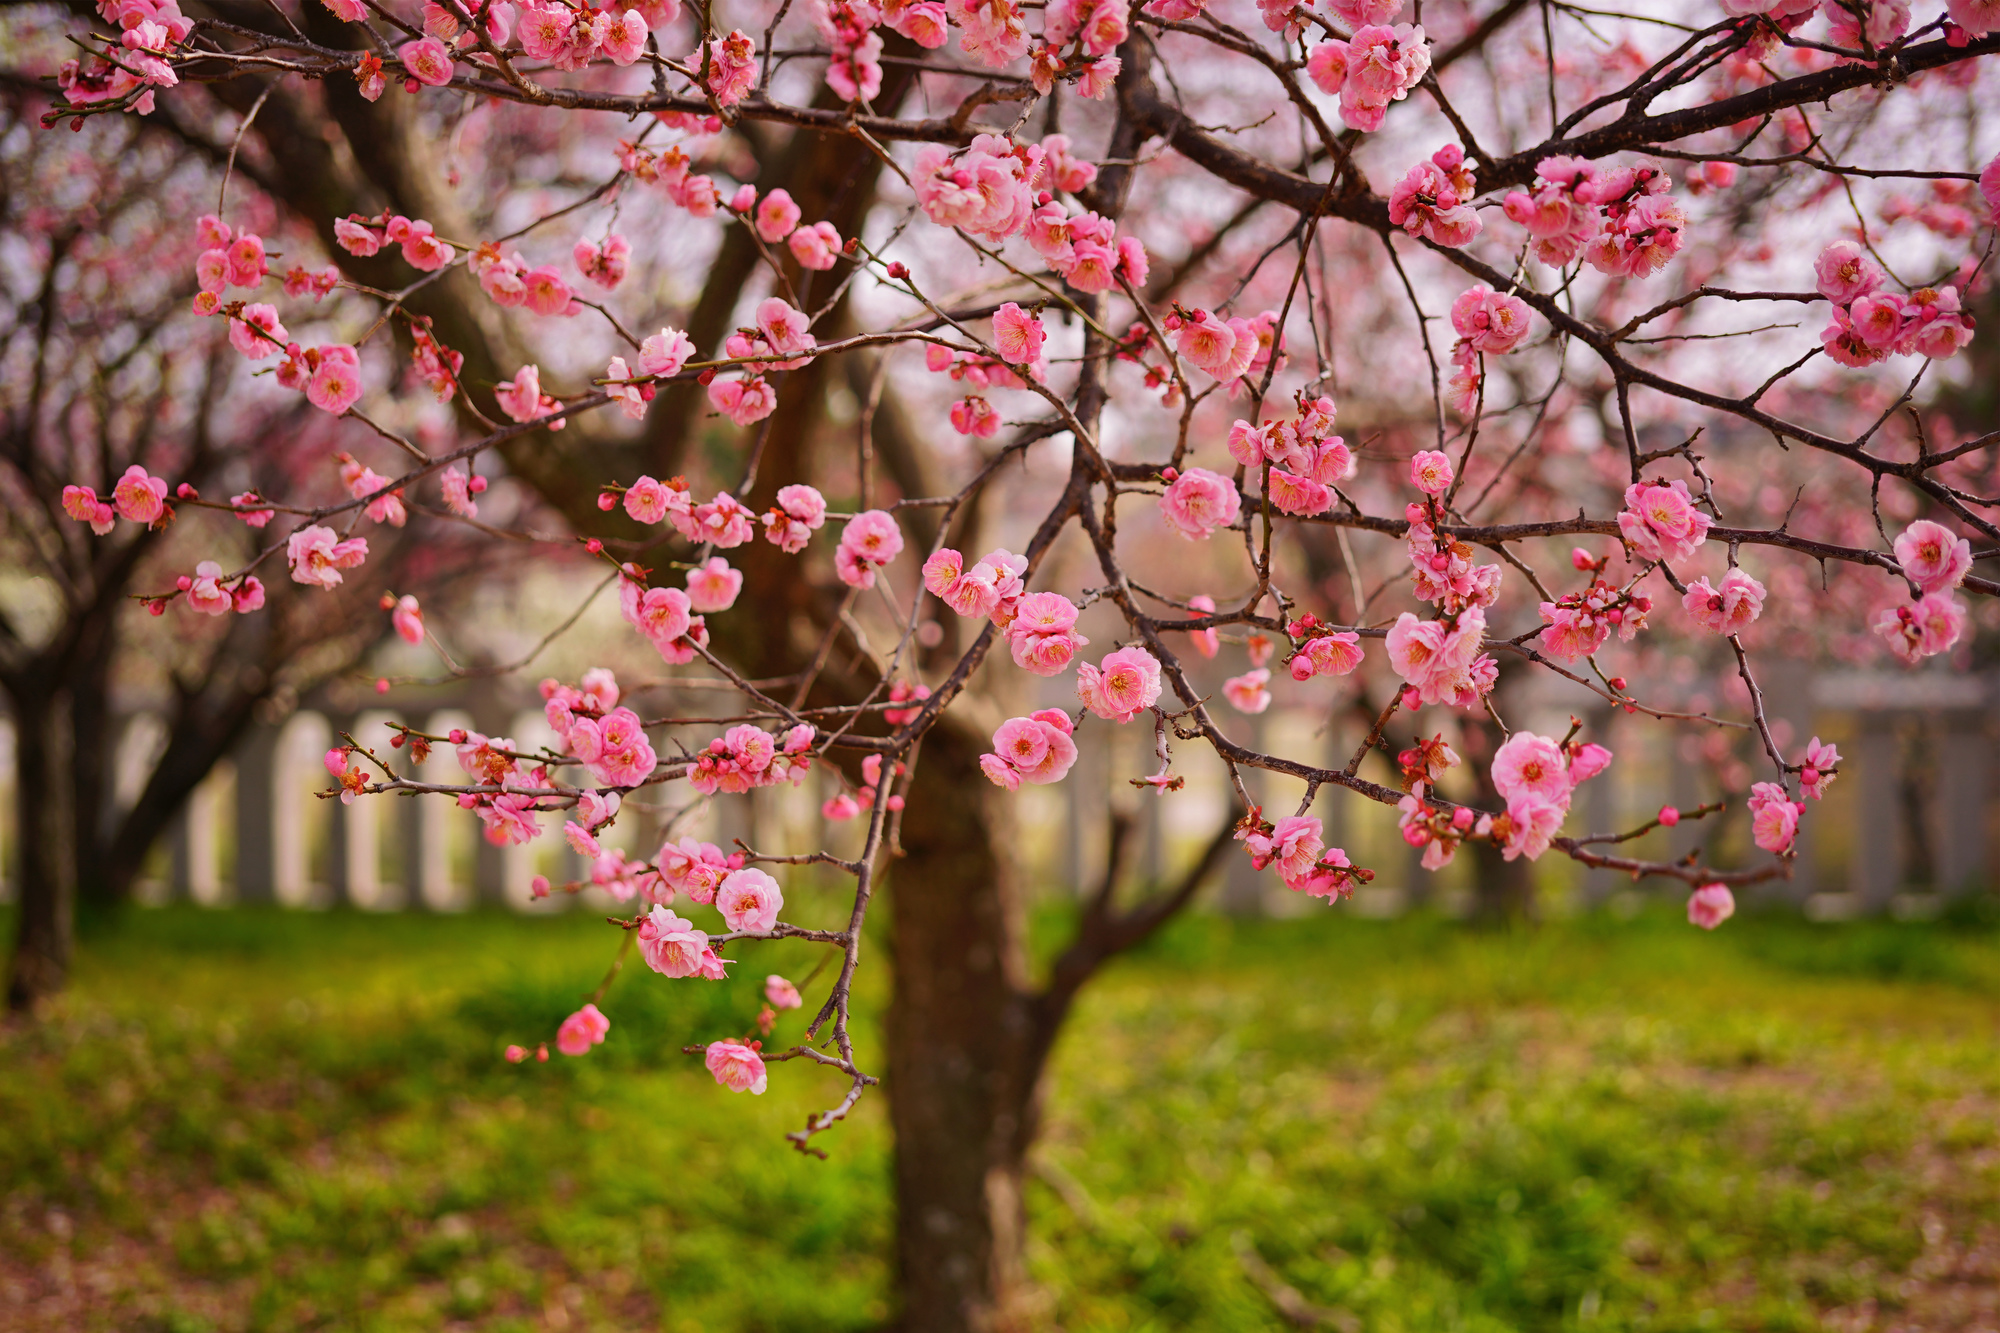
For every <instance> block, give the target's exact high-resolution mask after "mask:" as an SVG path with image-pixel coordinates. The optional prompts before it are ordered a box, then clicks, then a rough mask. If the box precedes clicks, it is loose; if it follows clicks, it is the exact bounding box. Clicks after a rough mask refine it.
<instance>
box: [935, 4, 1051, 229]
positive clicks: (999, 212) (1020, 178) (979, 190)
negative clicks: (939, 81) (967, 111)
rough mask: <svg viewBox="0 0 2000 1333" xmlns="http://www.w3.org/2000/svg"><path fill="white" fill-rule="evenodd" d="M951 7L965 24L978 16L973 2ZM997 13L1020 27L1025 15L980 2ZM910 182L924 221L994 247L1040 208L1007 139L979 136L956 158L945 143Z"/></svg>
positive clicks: (1022, 39)
mask: <svg viewBox="0 0 2000 1333" xmlns="http://www.w3.org/2000/svg"><path fill="white" fill-rule="evenodd" d="M951 3H952V6H953V9H952V17H953V18H955V19H958V20H959V22H960V23H961V24H963V23H965V21H966V18H967V17H968V16H969V15H970V14H971V13H972V12H973V3H972V0H951ZM996 8H997V9H1006V10H1008V11H1011V12H1012V13H1013V22H1014V24H1015V25H1016V27H1018V25H1019V12H1018V11H1013V10H1012V6H1011V5H1008V4H1007V3H1006V0H978V9H979V10H980V11H981V12H991V11H993V10H995V9H996ZM975 21H976V20H975ZM1019 31H1020V45H1021V48H1022V49H1025V48H1026V45H1027V34H1026V30H1025V29H1024V28H1021V29H1019ZM972 37H973V30H972V29H970V28H968V29H967V38H968V40H971V39H972ZM1016 54H1018V52H1017V53H1016ZM1012 58H1013V57H1012V56H1009V57H1008V59H1010V60H1011V59H1012ZM910 179H911V183H912V184H913V185H914V186H915V188H916V193H917V204H918V206H919V207H920V208H922V209H923V211H924V216H926V217H928V218H929V219H930V220H931V221H932V222H935V223H937V224H938V225H939V226H941V227H963V228H965V229H966V230H967V231H970V232H973V233H976V234H977V235H980V236H983V237H985V238H986V239H987V240H990V241H994V242H998V241H1003V240H1005V239H1007V237H1009V236H1011V235H1013V234H1014V233H1015V232H1017V231H1019V230H1020V229H1021V227H1022V226H1023V225H1024V224H1025V223H1026V222H1027V220H1028V214H1029V213H1030V212H1031V211H1033V209H1034V207H1035V200H1034V196H1033V194H1032V193H1031V192H1030V190H1029V183H1030V179H1031V178H1030V177H1029V175H1028V174H1027V172H1026V169H1025V164H1024V163H1023V162H1022V161H1021V159H1020V158H1018V157H1017V156H1015V153H1014V148H1013V144H1012V143H1011V142H1010V141H1009V140H1008V139H1007V138H1005V137H1004V136H1002V135H997V134H976V135H974V136H973V138H972V143H971V145H970V146H969V147H968V148H966V149H965V150H964V151H962V152H960V153H957V154H955V155H954V154H953V153H952V151H951V150H950V149H948V148H946V147H944V146H943V145H942V144H930V145H926V146H925V147H924V148H922V149H920V150H919V151H918V153H917V160H916V168H915V170H914V171H912V172H911V176H910Z"/></svg>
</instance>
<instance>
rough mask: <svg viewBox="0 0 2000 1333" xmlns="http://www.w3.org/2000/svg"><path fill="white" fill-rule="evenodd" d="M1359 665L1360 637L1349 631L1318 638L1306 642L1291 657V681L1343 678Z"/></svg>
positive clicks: (1360, 653) (1360, 652)
mask: <svg viewBox="0 0 2000 1333" xmlns="http://www.w3.org/2000/svg"><path fill="white" fill-rule="evenodd" d="M1361 662H1362V651H1361V636H1360V635H1358V634H1355V633H1353V632H1351V631H1343V632H1341V633H1338V634H1321V635H1318V636H1316V637H1314V638H1312V639H1308V640H1307V641H1306V645H1305V646H1304V647H1303V648H1301V649H1299V651H1298V652H1297V653H1296V654H1294V655H1293V657H1292V663H1291V667H1292V679H1293V680H1298V681H1305V680H1311V679H1312V678H1313V677H1314V676H1345V675H1347V674H1348V673H1349V672H1351V671H1353V670H1354V669H1355V668H1356V667H1358V666H1360V665H1361Z"/></svg>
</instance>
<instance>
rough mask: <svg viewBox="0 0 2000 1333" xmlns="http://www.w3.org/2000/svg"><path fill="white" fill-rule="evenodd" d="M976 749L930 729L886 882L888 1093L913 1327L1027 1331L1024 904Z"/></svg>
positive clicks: (939, 1332)
mask: <svg viewBox="0 0 2000 1333" xmlns="http://www.w3.org/2000/svg"><path fill="white" fill-rule="evenodd" d="M979 749H980V746H979V745H978V743H977V741H976V739H975V738H974V737H972V736H970V735H968V734H966V733H965V732H964V731H963V730H962V728H961V727H960V726H959V725H957V724H956V723H955V722H954V721H951V720H947V721H945V722H943V723H941V724H940V725H939V726H938V727H937V728H936V729H935V730H934V731H932V732H931V733H930V735H929V736H928V737H926V739H925V741H924V745H923V750H922V754H921V757H920V760H919V763H918V766H917V770H916V772H915V774H914V775H913V776H914V777H915V781H914V782H913V783H912V784H911V786H910V789H909V809H908V812H907V815H906V817H905V819H904V822H903V851H904V855H903V856H902V857H901V858H900V859H899V860H897V861H896V862H894V868H893V870H892V872H891V878H890V884H889V920H890V952H891V955H892V966H893V968H894V973H895V996H894V999H893V1000H892V1001H891V1003H890V1007H889V1032H888V1037H889V1042H888V1046H889V1051H888V1077H887V1079H886V1080H885V1087H886V1091H887V1093H888V1098H889V1114H890V1119H891V1121H892V1122H893V1123H894V1125H895V1130H896V1208H897V1227H896V1251H897V1253H896V1259H897V1264H898V1267H899V1270H900V1274H901V1294H902V1304H903V1309H902V1327H903V1328H905V1329H907V1330H910V1331H911V1333H919V1331H921V1333H959V1331H961V1330H963V1331H965V1333H984V1331H986V1330H998V1329H1009V1328H1015V1327H1019V1326H1020V1325H1021V1323H1022V1316H1023V1313H1024V1304H1025V1301H1026V1297H1027V1291H1026V1279H1025V1274H1024V1271H1023V1265H1022V1242H1023V1230H1024V1227H1025V1221H1026V1219H1025V1215H1024V1212H1023V1209H1022V1200H1021V1178H1022V1157H1023V1150H1024V1149H1025V1147H1026V1144H1027V1142H1028V1140H1029V1137H1030V1136H1029V1135H1028V1134H1026V1133H1024V1132H1023V1131H1024V1130H1025V1128H1026V1123H1025V1122H1026V1118H1027V1117H1028V1116H1029V1115H1030V1114H1031V1109H1030V1108H1031V1104H1032V1098H1033V1094H1034V1087H1033V1083H1034V1073H1035V1071H1034V1070H1029V1069H1027V1068H1025V1065H1026V1064H1027V1061H1026V1060H1025V1059H1024V1057H1025V1055H1026V1054H1027V1052H1028V1051H1029V1049H1030V1047H1031V1045H1032V1042H1031V1040H1030V1038H1031V1028H1032V1018H1031V1013H1030V1006H1029V1003H1028V998H1027V992H1026V986H1025V982H1026V975H1025V974H1026V951H1025V948H1024V932H1023V929H1022V925H1023V922H1022V914H1021V910H1020V902H1019V899H1018V895H1017V894H1016V893H1015V892H1014V889H1013V886H1012V885H1010V884H1009V883H1008V881H1007V877H1006V876H1005V875H1004V874H1003V873H1002V866H1001V865H1000V862H999V858H998V857H997V856H996V855H995V852H994V843H993V842H992V841H991V840H990V839H989V836H988V830H987V828H986V827H985V824H984V811H983V809H982V807H983V805H984V804H985V803H984V802H983V801H982V800H981V799H980V789H981V784H982V783H983V782H984V779H983V777H982V776H981V774H980V772H979V762H978V752H979ZM1035 1063H1037V1064H1039V1062H1038V1061H1037V1062H1035Z"/></svg>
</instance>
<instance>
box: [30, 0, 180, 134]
mask: <svg viewBox="0 0 2000 1333" xmlns="http://www.w3.org/2000/svg"><path fill="white" fill-rule="evenodd" d="M97 9H98V13H99V14H101V15H102V16H103V18H104V20H105V21H106V22H108V23H116V24H117V25H118V26H119V27H120V28H121V29H123V31H122V32H120V33H119V36H118V45H119V48H120V49H119V51H118V54H117V57H116V59H115V60H112V59H106V58H104V57H102V56H98V55H92V56H91V57H90V58H89V62H88V63H87V64H84V63H79V62H78V61H75V60H65V61H63V62H62V65H61V67H60V68H59V69H58V71H57V73H56V86H57V87H59V88H61V89H62V91H63V97H64V99H65V100H66V101H68V102H69V104H70V105H71V106H88V105H90V104H92V103H95V102H106V101H118V100H120V99H123V98H126V97H131V96H132V94H133V92H134V91H136V90H143V91H139V92H138V96H137V97H133V98H132V102H131V108H132V110H134V111H136V112H138V113H139V114H140V115H142V116H149V115H151V114H152V113H153V89H154V88H172V87H175V86H177V85H178V84H179V83H180V76H179V75H178V74H176V73H174V67H173V66H172V65H170V64H168V63H167V61H166V59H165V57H166V56H168V55H169V54H171V53H172V52H173V50H174V48H175V47H177V46H179V45H180V44H181V43H182V42H185V41H186V40H187V39H188V34H189V33H191V32H192V31H194V23H193V21H192V20H190V19H189V18H188V17H187V16H186V15H184V14H182V13H181V10H180V5H179V4H178V3H176V0H98V5H97ZM71 123H72V124H76V123H79V122H74V121H72V122H71Z"/></svg>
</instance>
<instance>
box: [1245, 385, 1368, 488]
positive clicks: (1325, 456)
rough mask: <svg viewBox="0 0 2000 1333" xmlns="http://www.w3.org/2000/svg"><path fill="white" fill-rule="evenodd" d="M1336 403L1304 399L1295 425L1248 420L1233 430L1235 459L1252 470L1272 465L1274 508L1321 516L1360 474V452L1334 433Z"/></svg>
mask: <svg viewBox="0 0 2000 1333" xmlns="http://www.w3.org/2000/svg"><path fill="white" fill-rule="evenodd" d="M1333 420H1334V403H1333V400H1332V399H1331V398H1326V397H1320V398H1312V399H1308V398H1304V397H1301V398H1300V399H1299V415H1298V418H1297V419H1296V420H1293V421H1276V420H1266V421H1265V422H1264V423H1263V424H1262V425H1261V426H1253V425H1251V424H1250V423H1249V422H1247V421H1245V420H1243V419H1242V418H1240V417H1239V418H1237V420H1236V422H1235V423H1234V424H1233V425H1231V426H1230V428H1229V439H1228V445H1229V456H1230V457H1231V458H1233V459H1235V460H1236V461H1237V462H1239V463H1241V464H1242V465H1243V466H1244V467H1245V468H1247V469H1250V470H1252V471H1257V470H1260V469H1261V468H1262V467H1263V465H1264V464H1266V463H1269V464H1270V465H1271V471H1270V479H1269V487H1270V489H1269V492H1268V494H1269V496H1270V499H1271V505H1272V507H1273V508H1275V509H1277V510H1278V511H1280V512H1281V513H1286V514H1320V513H1325V512H1326V510H1327V509H1328V508H1329V507H1331V506H1332V504H1333V488H1334V487H1335V486H1337V485H1339V484H1340V483H1341V482H1343V481H1345V480H1347V479H1348V478H1349V477H1351V476H1353V475H1354V470H1355V465H1354V453H1353V451H1352V450H1350V449H1349V448H1348V447H1347V444H1346V442H1345V441H1344V440H1342V439H1341V437H1340V436H1338V435H1335V434H1334V433H1333Z"/></svg>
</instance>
